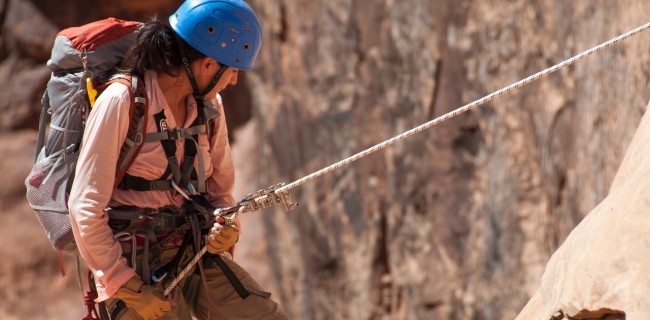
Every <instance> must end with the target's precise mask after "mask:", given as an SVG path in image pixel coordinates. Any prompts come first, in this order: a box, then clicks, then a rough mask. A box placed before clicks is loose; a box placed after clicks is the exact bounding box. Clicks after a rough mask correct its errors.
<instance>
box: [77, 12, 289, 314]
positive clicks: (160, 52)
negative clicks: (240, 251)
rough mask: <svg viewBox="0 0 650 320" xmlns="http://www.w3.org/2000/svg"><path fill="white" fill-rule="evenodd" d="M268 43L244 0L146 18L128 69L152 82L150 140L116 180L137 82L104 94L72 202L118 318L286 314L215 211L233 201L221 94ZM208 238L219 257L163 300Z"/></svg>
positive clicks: (101, 295)
mask: <svg viewBox="0 0 650 320" xmlns="http://www.w3.org/2000/svg"><path fill="white" fill-rule="evenodd" d="M261 40H262V37H261V29H260V25H259V22H258V19H257V17H256V16H255V14H254V13H253V11H252V9H251V8H250V7H249V6H248V5H247V4H246V3H245V2H243V1H242V0H188V1H186V2H184V3H183V4H182V5H181V6H180V7H179V8H178V10H177V11H176V12H175V13H174V14H173V15H172V16H170V17H169V24H166V23H165V22H162V21H159V20H157V19H156V18H154V19H153V20H152V21H151V22H149V23H145V24H144V25H143V27H142V30H141V33H140V35H139V37H138V39H137V41H136V43H135V45H134V46H133V47H132V48H131V49H130V51H129V52H128V54H127V56H126V58H125V59H124V62H123V64H122V68H121V70H120V72H124V73H125V74H129V75H130V76H132V77H133V79H139V81H138V83H139V85H140V86H143V87H144V93H145V97H146V103H147V104H148V113H147V114H146V115H145V120H146V121H145V122H144V124H143V126H144V128H143V130H146V131H145V132H146V136H145V137H146V138H145V143H144V146H143V147H142V149H141V150H140V151H139V152H140V153H139V154H138V155H137V156H136V157H135V160H134V162H133V163H132V164H131V166H130V167H129V170H128V171H127V173H126V175H125V176H124V178H123V179H121V182H120V183H119V184H118V185H117V186H116V187H115V186H114V182H115V173H116V163H118V157H119V155H120V148H121V146H122V142H123V141H124V139H125V137H126V136H127V131H128V130H129V119H130V116H129V114H128V113H129V112H128V110H129V105H128V104H129V103H130V93H129V90H131V88H129V87H127V86H125V85H124V84H121V83H114V84H111V85H110V86H109V87H108V88H106V90H105V91H104V92H103V93H102V94H101V95H100V96H98V97H97V100H96V103H95V104H94V107H93V109H92V112H90V114H89V116H88V119H87V121H86V127H85V129H84V130H85V131H84V137H83V142H82V144H81V150H80V154H79V159H78V163H77V167H76V173H75V179H74V183H73V185H72V188H71V190H70V195H69V200H68V206H69V211H70V217H71V221H72V228H73V232H74V238H75V241H76V244H77V247H78V249H79V253H80V255H81V257H82V258H83V260H84V261H85V263H86V265H87V266H88V267H89V269H90V270H91V272H92V274H93V275H94V278H95V282H96V285H97V291H98V298H97V301H102V302H104V303H105V305H106V310H105V311H106V312H107V313H108V314H110V316H111V319H158V318H163V319H191V318H192V317H194V318H198V319H223V318H227V319H286V315H285V314H284V313H283V311H282V310H281V308H280V307H279V305H278V304H277V303H276V302H274V301H273V300H271V299H270V298H269V295H270V294H268V293H266V292H265V291H264V290H263V289H262V288H261V287H260V286H259V284H257V282H256V281H255V280H254V279H253V278H252V277H251V276H250V275H249V274H248V273H247V272H246V271H245V270H244V269H242V267H241V266H239V265H238V264H237V263H235V262H234V261H233V260H232V256H231V254H232V252H233V248H234V246H235V243H236V242H237V240H238V238H239V230H240V225H239V222H237V221H235V223H234V224H232V225H227V224H223V222H224V220H223V219H221V218H217V219H216V221H215V218H214V215H213V214H212V212H213V211H214V210H215V209H216V208H222V207H229V206H232V205H233V204H235V201H234V199H233V196H232V192H233V186H234V166H233V163H232V158H231V152H230V146H229V143H228V134H227V129H226V122H225V116H223V106H222V104H221V98H220V96H219V92H220V91H221V90H223V89H224V88H226V87H227V86H229V85H235V84H236V83H237V74H238V70H247V69H250V68H252V66H253V62H254V61H255V58H256V56H257V53H258V51H259V49H260V45H261ZM134 82H135V81H134ZM125 110H127V111H125ZM204 245H206V246H207V247H208V251H209V252H210V253H211V255H210V257H209V258H207V259H204V261H203V263H201V264H199V266H198V267H197V268H196V270H195V272H193V273H192V274H191V275H190V276H189V277H187V278H185V279H183V281H182V282H181V283H180V284H179V285H178V286H177V287H176V288H175V289H174V290H173V291H172V293H171V294H169V296H168V297H163V295H162V292H163V291H162V287H163V285H164V284H165V283H166V282H167V281H169V280H170V279H173V278H174V277H175V276H176V274H177V272H178V270H180V269H182V267H183V266H184V265H186V264H187V262H188V260H189V259H191V257H192V256H193V254H194V253H195V252H196V250H197V248H201V247H202V246H204Z"/></svg>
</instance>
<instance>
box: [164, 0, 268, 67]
mask: <svg viewBox="0 0 650 320" xmlns="http://www.w3.org/2000/svg"><path fill="white" fill-rule="evenodd" d="M169 24H170V25H171V27H172V29H174V31H175V32H176V33H177V34H178V35H179V36H180V37H181V38H182V39H183V40H185V42H187V43H188V44H189V45H191V46H192V47H194V49H196V50H198V51H199V52H201V53H203V54H205V55H206V56H208V57H210V58H212V59H214V60H215V61H217V62H219V63H221V64H223V65H226V66H229V67H233V68H237V69H242V70H248V69H251V68H252V67H253V63H254V62H255V58H256V57H257V53H258V52H259V51H260V46H261V45H262V29H261V27H260V23H259V21H258V20H257V17H256V16H255V13H254V12H253V9H251V7H250V6H249V5H248V4H246V2H244V1H242V0H187V1H185V2H184V3H183V4H182V5H181V6H180V7H179V8H178V10H176V12H175V13H174V14H172V15H171V16H170V17H169Z"/></svg>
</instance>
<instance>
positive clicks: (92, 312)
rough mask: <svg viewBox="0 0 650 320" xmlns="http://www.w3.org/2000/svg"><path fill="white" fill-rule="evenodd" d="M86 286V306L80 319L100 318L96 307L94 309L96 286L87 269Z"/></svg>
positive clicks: (92, 319)
mask: <svg viewBox="0 0 650 320" xmlns="http://www.w3.org/2000/svg"><path fill="white" fill-rule="evenodd" d="M88 288H89V290H88V291H86V294H84V305H85V306H86V315H85V316H84V317H83V318H81V320H100V318H99V314H98V313H97V309H95V299H97V288H96V287H95V280H93V275H92V273H91V272H90V271H88Z"/></svg>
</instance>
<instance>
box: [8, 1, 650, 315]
mask: <svg viewBox="0 0 650 320" xmlns="http://www.w3.org/2000/svg"><path fill="white" fill-rule="evenodd" d="M179 3H180V2H179V1H122V0H120V1H112V2H88V1H71V0H61V1H57V2H56V3H55V2H52V1H37V0H4V1H3V3H2V4H1V5H2V11H1V12H2V13H1V16H0V19H1V21H2V33H1V35H0V40H1V42H0V96H2V99H1V100H0V132H1V134H0V153H1V154H3V155H6V156H5V157H3V158H0V176H2V177H4V179H5V181H7V183H3V184H2V186H0V203H2V204H3V208H4V210H3V212H4V213H3V214H2V215H0V226H1V227H0V228H1V230H2V232H0V237H2V240H3V243H4V245H2V246H0V254H1V255H2V259H0V261H1V262H0V288H2V289H1V290H0V301H2V303H0V317H1V318H2V319H75V318H80V317H81V316H82V311H83V310H82V309H81V297H80V294H81V293H80V291H79V289H78V287H77V284H76V280H75V276H74V273H75V272H74V259H72V258H71V257H66V259H65V262H66V269H67V271H68V273H69V274H68V275H67V276H66V277H65V278H63V277H61V275H60V274H59V266H58V257H57V254H56V253H55V252H54V251H53V250H51V247H50V245H49V243H48V241H47V239H46V237H45V236H44V234H43V233H42V231H41V229H40V225H39V224H38V222H37V220H36V219H35V217H34V216H33V215H32V214H31V212H30V210H29V207H28V205H27V203H26V201H25V200H24V192H25V191H24V186H23V182H22V181H23V179H24V177H25V176H26V175H27V173H28V172H29V170H30V168H31V165H32V161H33V152H34V145H35V137H36V131H35V130H36V128H37V120H38V113H39V111H40V102H39V101H40V97H41V95H42V92H43V89H44V87H45V84H46V82H47V79H48V77H49V71H48V69H47V68H46V67H45V62H46V61H47V58H48V56H49V50H50V49H51V45H52V41H53V38H54V35H55V34H56V33H57V32H58V30H59V29H61V28H64V27H68V26H74V25H79V24H83V23H86V22H90V21H93V20H96V19H100V18H104V17H106V16H116V17H119V18H123V19H136V20H141V21H146V20H148V19H149V17H150V16H152V15H153V14H158V15H159V16H160V17H165V18H166V17H167V16H168V15H169V14H170V13H171V12H173V11H174V9H175V8H176V7H177V6H178V5H179ZM249 3H250V4H251V5H252V6H253V8H254V9H255V11H256V12H257V13H258V16H259V18H260V20H261V21H262V25H263V28H264V41H265V42H264V46H263V48H262V51H261V53H260V58H259V60H258V63H257V65H256V68H255V69H254V70H253V71H251V72H248V73H246V76H245V78H244V79H241V78H240V84H239V85H238V87H236V88H233V89H229V90H227V92H225V93H224V96H225V99H226V107H227V109H228V111H227V112H228V113H229V124H230V130H231V133H232V135H233V148H234V155H235V161H236V162H237V166H238V172H239V178H238V186H237V192H238V195H237V196H242V195H245V194H246V193H248V192H252V191H256V190H257V189H259V188H261V187H266V186H269V185H273V184H276V183H278V182H291V181H294V180H295V179H298V178H301V177H303V176H304V175H306V174H309V173H311V172H313V171H316V170H318V169H320V168H322V167H325V166H327V165H329V164H331V163H333V162H335V161H338V160H340V159H342V158H345V157H347V156H350V155H352V154H354V153H356V152H358V151H361V150H363V149H365V148H367V147H370V146H372V145H373V144H375V143H378V142H380V141H383V140H385V139H387V138H390V137H392V136H394V135H397V134H399V133H402V132H404V131H406V130H408V129H410V128H412V127H415V126H417V125H419V124H422V123H424V122H426V121H428V120H430V119H433V118H434V117H437V116H440V115H442V114H445V113H447V112H449V111H451V110H453V109H455V108H457V107H459V106H462V105H464V104H465V103H467V102H471V101H473V100H475V99H478V98H480V97H482V96H484V95H486V94H489V93H490V92H492V91H495V90H497V89H500V88H501V87H504V86H506V85H508V84H510V83H512V82H515V81H517V80H519V79H521V78H523V77H525V76H528V75H530V74H532V73H535V72H537V71H539V70H542V69H544V68H547V67H549V66H551V65H553V64H555V63H558V62H560V61H562V60H564V59H567V58H569V57H571V56H573V55H575V54H577V53H579V52H581V51H583V50H586V49H589V48H591V47H592V46H595V45H597V44H599V43H601V42H603V41H605V40H608V39H610V38H613V37H615V36H617V35H619V34H621V33H623V32H626V31H628V30H631V29H633V28H635V27H637V26H639V25H642V24H645V23H647V12H649V10H650V3H648V2H646V1H643V0H621V1H607V0H577V1H551V0H540V1H534V2H533V1H525V0H512V1H496V0H487V1H470V0H438V1H434V0H429V1H427V0H409V1H395V0H373V1H362V0H328V1H314V0H277V1H262V0H254V1H253V0H251V1H250V2H249ZM648 37H650V34H648V33H647V32H646V33H642V34H640V35H638V36H636V37H634V38H631V39H628V40H626V41H624V42H622V43H619V44H617V45H616V46H615V47H612V48H609V49H606V50H604V51H601V52H599V53H598V54H596V55H594V56H591V57H588V58H585V59H584V60H582V61H580V62H578V63H576V64H575V65H572V66H570V67H567V68H564V69H562V70H561V71H559V72H557V73H556V74H553V75H550V76H548V77H545V78H544V79H542V80H539V81H537V82H535V83H532V84H530V85H528V86H526V87H524V88H521V89H518V90H515V91H513V92H511V93H509V94H507V95H503V96H501V97H499V98H497V99H495V100H494V101H492V102H490V103H489V104H487V105H486V106H484V107H481V108H479V109H477V110H474V111H471V112H468V113H466V114H463V115H461V116H459V117H457V118H454V119H452V120H449V121H447V122H445V123H443V124H441V125H439V126H436V127H435V128H433V129H430V130H427V131H424V132H422V133H420V134H418V135H416V136H414V137H412V138H410V139H408V140H406V141H404V142H401V143H398V144H396V145H395V146H393V147H391V148H388V149H386V150H384V151H380V152H378V153H376V154H374V155H372V156H369V157H367V158H365V159H362V160H360V161H357V162H355V163H353V164H352V165H350V166H348V167H345V168H343V169H341V170H338V171H336V172H335V173H332V174H328V175H326V176H324V177H322V178H320V179H317V180H314V181H312V182H309V183H307V184H305V185H303V186H301V187H300V188H297V189H294V190H293V191H292V195H293V197H294V199H295V200H296V201H298V202H299V203H300V207H299V208H298V209H296V210H295V211H292V212H291V213H289V214H286V213H284V212H283V211H282V210H281V209H280V208H277V209H275V210H274V209H267V210H266V211H264V213H263V214H251V215H249V216H248V217H246V219H245V220H244V224H245V226H244V227H245V229H246V231H245V233H244V234H243V236H242V239H241V242H242V245H240V246H239V251H238V257H237V259H238V260H239V261H240V262H241V263H242V264H243V265H245V266H247V267H248V268H249V270H250V271H251V273H253V274H254V275H255V276H256V277H257V278H259V279H260V282H262V283H263V284H264V285H265V286H266V287H268V288H270V289H271V290H272V291H273V293H274V297H275V299H277V300H278V301H280V302H281V304H282V305H283V306H284V308H285V310H286V311H287V313H288V314H289V315H290V316H291V317H292V318H294V319H513V318H515V316H516V315H517V314H518V313H519V311H520V310H521V309H522V308H523V306H524V305H525V304H526V302H527V301H528V299H529V298H530V297H531V296H532V295H533V294H534V292H535V290H536V289H537V287H538V286H539V281H540V278H541V275H542V272H543V270H544V265H545V264H546V261H547V260H548V258H549V257H550V255H551V254H552V253H553V251H554V250H555V249H556V248H557V247H558V246H559V245H560V244H561V243H562V241H563V240H564V239H565V238H566V236H567V235H568V234H569V232H570V231H571V230H572V228H573V227H574V226H575V225H576V224H577V223H578V222H580V221H581V220H582V218H583V217H584V216H585V214H587V213H588V212H589V211H590V210H591V209H592V208H593V207H594V206H595V205H596V204H597V203H599V202H600V200H602V199H603V198H604V197H605V196H606V195H607V192H608V189H609V186H610V183H611V181H612V179H613V177H614V174H615V172H616V169H617V167H618V165H619V164H620V162H621V158H622V156H623V154H624V152H625V149H626V147H627V145H628V143H629V141H630V139H631V137H632V135H633V134H634V131H635V129H636V126H637V124H638V123H639V121H640V119H641V116H642V115H643V113H644V111H645V106H646V102H647V101H648V98H649V96H650V90H649V89H648V82H649V76H648V69H649V68H648V67H649V66H648V63H649V62H650V61H649V58H650V55H649V49H650V42H648V41H647V39H648ZM605 307H606V306H605Z"/></svg>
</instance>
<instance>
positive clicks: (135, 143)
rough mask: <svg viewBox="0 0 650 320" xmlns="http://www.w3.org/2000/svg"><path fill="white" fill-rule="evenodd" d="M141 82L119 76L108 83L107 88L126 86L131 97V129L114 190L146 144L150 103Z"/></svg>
mask: <svg viewBox="0 0 650 320" xmlns="http://www.w3.org/2000/svg"><path fill="white" fill-rule="evenodd" d="M139 80H140V79H139V78H138V77H136V76H133V75H118V76H116V77H114V78H113V79H111V81H109V82H107V83H106V86H108V85H110V84H112V83H116V82H117V83H121V84H123V85H125V86H126V87H127V89H128V91H129V96H130V97H131V103H130V105H129V128H128V131H127V134H126V139H124V143H123V144H122V148H121V149H120V155H119V157H118V160H117V170H116V171H115V183H114V185H113V187H114V188H115V187H117V185H118V184H119V183H120V181H121V180H122V178H123V177H124V175H125V174H126V171H127V170H128V169H129V167H130V166H131V164H133V160H135V156H136V155H137V154H138V153H139V152H140V149H142V145H143V144H144V139H145V135H146V131H147V130H146V128H147V111H148V106H149V101H148V99H147V95H146V92H145V90H144V86H143V85H142V84H140V83H139V82H140V81H139Z"/></svg>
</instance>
